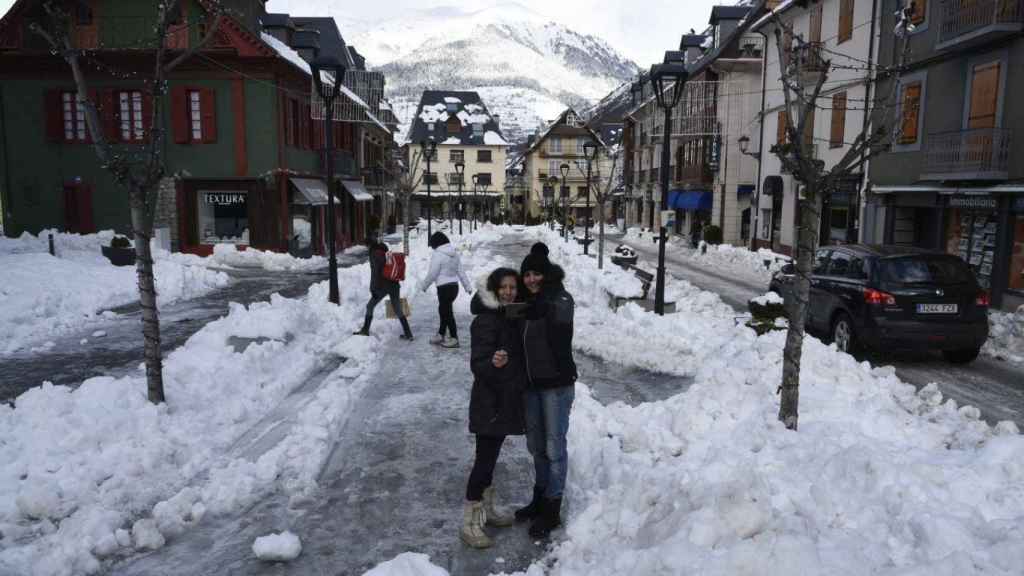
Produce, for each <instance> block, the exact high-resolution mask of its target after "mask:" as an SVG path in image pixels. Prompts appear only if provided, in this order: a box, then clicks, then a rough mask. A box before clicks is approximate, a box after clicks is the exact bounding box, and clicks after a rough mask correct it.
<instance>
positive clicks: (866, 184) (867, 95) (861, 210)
mask: <svg viewBox="0 0 1024 576" xmlns="http://www.w3.org/2000/svg"><path fill="white" fill-rule="evenodd" d="M879 1H880V0H875V1H874V2H872V3H871V34H870V36H868V38H869V40H870V41H869V42H868V62H874V61H875V26H876V25H877V18H878V2H879ZM893 48H895V44H893ZM894 55H895V54H894ZM896 80H897V79H896V77H895V76H893V78H892V81H893V82H895V81H896ZM875 82H877V72H872V73H871V77H870V79H869V80H868V83H867V86H865V87H864V102H871V87H872V86H874V85H875ZM868 117H869V114H868V111H867V110H865V111H864V123H863V127H862V128H861V132H867V130H868ZM861 156H863V154H861ZM870 168H871V160H868V161H867V162H865V163H864V180H863V182H861V186H860V187H859V188H858V189H857V224H858V228H857V241H858V242H863V241H864V220H865V218H864V216H865V215H866V214H867V204H866V202H865V201H864V200H865V198H863V197H862V194H863V192H862V191H866V190H868V189H870V187H871V186H870V181H869V179H868V177H867V176H868V172H869V170H870ZM846 226H847V231H849V226H850V223H849V222H847V224H846ZM883 234H884V232H883ZM847 237H849V236H847Z"/></svg>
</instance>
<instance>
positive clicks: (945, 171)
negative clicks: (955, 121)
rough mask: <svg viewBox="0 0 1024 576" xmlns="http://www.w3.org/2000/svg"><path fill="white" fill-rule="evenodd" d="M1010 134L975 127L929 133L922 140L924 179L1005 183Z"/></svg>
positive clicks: (922, 176)
mask: <svg viewBox="0 0 1024 576" xmlns="http://www.w3.org/2000/svg"><path fill="white" fill-rule="evenodd" d="M1011 136H1012V132H1011V131H1010V130H1003V129H1000V128H976V129H974V130H962V131H959V132H945V133H941V134H929V135H928V137H927V138H926V139H925V147H924V148H925V150H924V167H923V169H922V174H921V178H922V179H924V180H1005V179H1006V177H1007V171H1008V169H1009V165H1010V144H1011V143H1012V138H1011Z"/></svg>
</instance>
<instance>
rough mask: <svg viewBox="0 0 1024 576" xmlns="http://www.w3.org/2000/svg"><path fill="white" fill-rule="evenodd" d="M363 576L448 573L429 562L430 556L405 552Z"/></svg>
mask: <svg viewBox="0 0 1024 576" xmlns="http://www.w3.org/2000/svg"><path fill="white" fill-rule="evenodd" d="M363 576H448V571H447V570H445V569H444V568H441V567H440V566H437V565H435V564H434V563H432V562H431V561H430V556H427V555H426V554H418V553H415V552H405V553H403V554H399V555H398V556H396V557H395V558H393V559H391V560H388V561H387V562H382V563H380V564H378V565H377V566H375V567H373V568H372V569H370V570H368V571H367V572H364V573H363Z"/></svg>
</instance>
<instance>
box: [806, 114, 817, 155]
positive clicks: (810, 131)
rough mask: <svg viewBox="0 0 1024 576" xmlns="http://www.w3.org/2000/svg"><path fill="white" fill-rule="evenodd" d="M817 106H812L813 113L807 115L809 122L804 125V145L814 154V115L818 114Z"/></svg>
mask: <svg viewBox="0 0 1024 576" xmlns="http://www.w3.org/2000/svg"><path fill="white" fill-rule="evenodd" d="M817 111H818V109H817V108H812V109H811V113H810V114H809V115H808V116H807V124H806V125H805V126H804V134H803V136H804V138H803V140H804V147H805V148H806V149H807V152H808V153H809V154H811V155H812V156H813V154H814V117H815V116H816V114H815V112H817Z"/></svg>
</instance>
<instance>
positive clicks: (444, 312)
mask: <svg viewBox="0 0 1024 576" xmlns="http://www.w3.org/2000/svg"><path fill="white" fill-rule="evenodd" d="M427 245H428V246H430V247H431V248H433V249H434V253H433V254H432V255H431V256H430V271H429V272H427V277H426V278H424V279H423V282H421V283H420V286H419V288H420V290H421V291H423V292H426V291H427V288H430V285H431V284H435V283H436V284H437V313H438V316H440V317H441V327H440V328H438V330H437V334H436V335H435V336H431V337H430V343H431V344H440V345H441V346H444V347H445V348H458V347H459V329H458V326H456V325H455V312H454V311H453V310H452V304H454V302H455V299H456V298H458V297H459V282H462V286H463V287H464V288H465V289H466V292H470V293H472V288H473V287H472V285H471V284H470V282H469V277H468V276H466V271H465V270H463V269H462V258H460V257H459V252H458V251H457V250H456V249H455V247H454V246H452V244H451V242H449V241H448V237H447V236H445V235H444V233H443V232H434V233H433V234H431V235H430V238H429V239H428V240H427Z"/></svg>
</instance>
